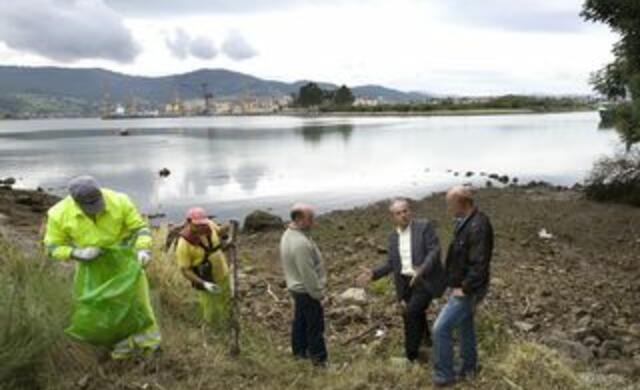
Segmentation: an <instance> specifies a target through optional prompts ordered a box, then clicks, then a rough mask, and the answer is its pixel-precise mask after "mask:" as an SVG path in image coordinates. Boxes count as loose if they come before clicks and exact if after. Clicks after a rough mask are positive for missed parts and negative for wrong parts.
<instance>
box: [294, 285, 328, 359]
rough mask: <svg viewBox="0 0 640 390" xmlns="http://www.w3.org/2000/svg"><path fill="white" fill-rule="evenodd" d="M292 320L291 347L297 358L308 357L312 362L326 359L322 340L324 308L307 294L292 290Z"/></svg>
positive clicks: (325, 348)
mask: <svg viewBox="0 0 640 390" xmlns="http://www.w3.org/2000/svg"><path fill="white" fill-rule="evenodd" d="M291 295H292V296H293V301H294V305H293V322H292V323H291V349H292V351H293V355H294V356H296V357H299V358H309V359H311V361H312V362H313V363H314V364H321V363H324V362H326V361H327V347H326V345H325V342H324V309H323V308H322V304H321V303H320V301H318V300H317V299H314V298H312V297H311V296H310V295H309V294H300V293H294V292H292V293H291Z"/></svg>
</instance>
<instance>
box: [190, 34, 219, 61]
mask: <svg viewBox="0 0 640 390" xmlns="http://www.w3.org/2000/svg"><path fill="white" fill-rule="evenodd" d="M189 50H191V55H192V56H194V57H196V58H200V59H203V60H210V59H213V58H215V57H216V56H217V55H218V50H217V49H216V47H215V45H214V44H213V42H212V41H211V40H210V39H209V38H205V37H196V38H195V39H193V40H192V41H191V45H189Z"/></svg>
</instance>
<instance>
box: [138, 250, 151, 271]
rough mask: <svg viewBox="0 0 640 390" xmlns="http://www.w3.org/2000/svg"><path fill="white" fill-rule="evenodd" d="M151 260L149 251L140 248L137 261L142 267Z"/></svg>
mask: <svg viewBox="0 0 640 390" xmlns="http://www.w3.org/2000/svg"><path fill="white" fill-rule="evenodd" d="M150 261H151V251H150V250H147V249H141V250H139V251H138V263H140V265H141V266H142V267H146V266H147V264H149V262H150Z"/></svg>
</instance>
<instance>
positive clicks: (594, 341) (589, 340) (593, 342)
mask: <svg viewBox="0 0 640 390" xmlns="http://www.w3.org/2000/svg"><path fill="white" fill-rule="evenodd" d="M582 344H584V345H586V346H587V347H597V346H599V345H600V339H599V338H597V337H596V336H587V337H586V338H585V339H584V340H583V341H582Z"/></svg>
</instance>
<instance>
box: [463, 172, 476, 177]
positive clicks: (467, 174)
mask: <svg viewBox="0 0 640 390" xmlns="http://www.w3.org/2000/svg"><path fill="white" fill-rule="evenodd" d="M473 175H475V173H474V172H471V171H469V172H467V173H465V174H464V176H465V177H471V176H473Z"/></svg>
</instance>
